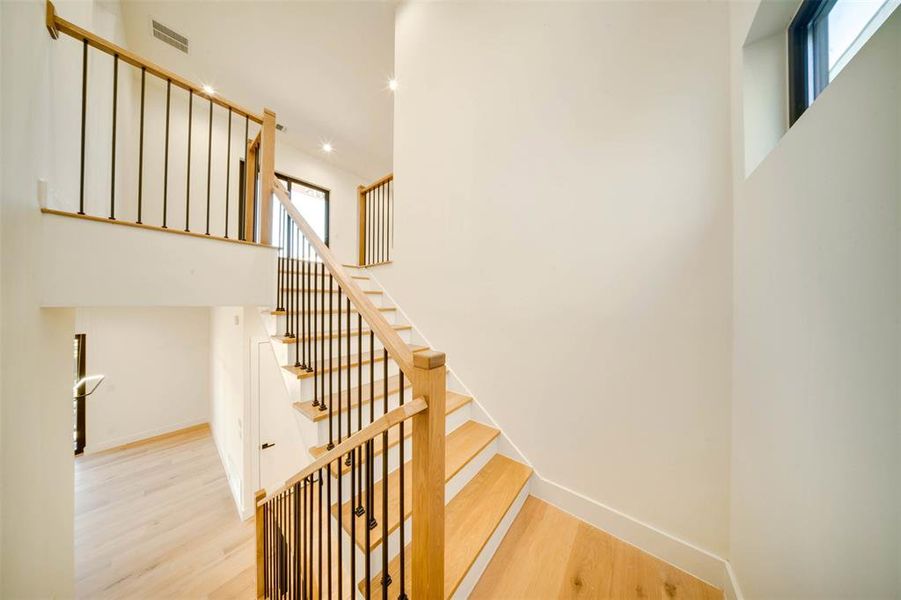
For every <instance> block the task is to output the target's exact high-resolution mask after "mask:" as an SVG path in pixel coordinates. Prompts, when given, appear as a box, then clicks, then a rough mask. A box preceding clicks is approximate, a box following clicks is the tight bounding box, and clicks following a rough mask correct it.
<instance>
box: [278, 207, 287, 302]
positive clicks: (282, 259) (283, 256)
mask: <svg viewBox="0 0 901 600" xmlns="http://www.w3.org/2000/svg"><path fill="white" fill-rule="evenodd" d="M279 207H280V208H281V209H282V212H281V214H280V215H279V216H280V217H281V218H280V219H279V231H278V246H279V251H278V277H277V283H276V284H275V285H276V288H275V294H276V296H277V298H278V303H277V306H276V307H275V310H280V311H281V310H286V309H285V285H284V284H285V281H284V280H285V275H284V273H285V268H286V267H287V264H286V263H287V261H288V254H287V250H288V247H287V245H286V244H285V215H284V208H282V207H281V205H279Z"/></svg>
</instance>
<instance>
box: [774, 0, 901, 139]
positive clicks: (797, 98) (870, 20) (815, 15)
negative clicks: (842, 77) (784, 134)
mask: <svg viewBox="0 0 901 600" xmlns="http://www.w3.org/2000/svg"><path fill="white" fill-rule="evenodd" d="M896 6H897V1H896V0H804V2H802V3H801V6H800V8H799V9H798V12H797V14H796V15H795V18H794V19H793V20H792V22H791V25H789V27H788V69H789V122H790V124H791V125H794V123H795V121H797V120H798V118H799V117H800V116H801V115H802V114H803V113H804V111H805V110H807V107H809V106H810V105H811V104H813V101H814V100H816V98H817V96H819V95H820V92H822V91H823V90H824V89H825V88H826V86H827V85H829V83H830V82H831V81H832V80H833V79H835V76H836V75H838V73H839V71H841V70H842V69H843V68H844V66H845V65H846V64H848V61H849V60H851V57H852V56H854V55H855V54H856V53H857V51H858V50H859V49H860V47H861V46H862V45H863V44H864V43H865V42H866V41H867V40H868V39H869V38H870V36H871V35H873V33H874V32H875V31H876V30H877V29H878V28H879V26H880V25H882V23H883V22H885V20H886V19H887V18H888V17H889V15H890V14H891V13H892V11H893V10H894V9H895V7H896Z"/></svg>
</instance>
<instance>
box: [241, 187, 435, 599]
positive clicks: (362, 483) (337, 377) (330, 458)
mask: <svg viewBox="0 0 901 600" xmlns="http://www.w3.org/2000/svg"><path fill="white" fill-rule="evenodd" d="M273 189H274V192H275V196H276V199H277V204H276V211H275V212H276V217H275V228H276V233H275V234H274V235H275V237H276V238H277V239H278V246H279V248H280V252H279V281H278V284H277V298H278V308H277V311H279V312H280V313H282V314H284V315H285V332H284V335H283V340H284V341H286V342H288V343H289V344H290V343H292V342H293V356H294V364H293V366H292V368H293V370H294V372H295V373H296V374H298V376H299V377H307V378H310V379H312V380H313V388H314V395H313V397H314V398H315V400H314V401H313V405H314V406H315V407H316V408H317V409H318V410H319V411H321V412H323V413H327V414H328V416H327V419H328V432H329V434H328V437H329V442H328V445H327V447H326V451H325V453H324V454H322V455H320V456H319V457H318V458H317V459H316V460H315V461H314V462H313V463H312V464H311V465H309V466H308V467H307V468H305V469H304V470H302V471H301V472H300V473H298V474H297V475H295V476H294V477H292V478H291V479H289V480H288V481H287V482H286V483H285V485H284V486H282V487H281V488H279V489H278V490H276V491H274V492H272V493H269V494H268V495H267V494H266V493H265V491H260V492H258V494H257V569H258V572H257V595H258V597H260V598H322V597H328V598H335V597H337V598H344V597H347V595H348V594H349V593H351V590H352V588H351V586H353V585H357V586H358V589H359V591H360V593H361V594H362V595H363V596H364V597H365V598H371V597H372V596H373V595H376V596H379V597H382V598H388V597H389V589H390V597H392V598H395V597H396V598H399V599H404V598H407V597H408V592H412V597H414V598H437V597H443V594H444V472H445V467H444V459H445V455H444V452H445V431H444V427H445V426H444V415H445V404H446V398H445V396H446V388H445V386H446V372H445V366H444V355H443V354H442V353H439V352H433V351H417V352H415V353H414V352H413V350H412V349H411V348H410V347H409V346H408V345H407V344H406V343H405V342H404V341H403V340H402V339H401V338H400V336H399V335H398V334H397V332H396V331H395V330H394V329H393V328H392V327H391V325H390V324H389V323H388V321H387V320H386V319H385V318H384V316H383V315H382V313H381V312H380V311H379V310H378V308H377V307H376V306H375V305H374V304H373V303H372V302H371V301H370V300H369V298H368V297H367V296H366V294H365V293H364V292H363V291H362V290H361V289H360V288H359V286H358V285H357V284H356V283H355V282H354V280H353V278H352V277H350V276H349V275H348V274H347V273H346V272H345V271H344V269H343V268H342V267H341V265H340V264H339V262H338V261H337V260H336V259H335V258H334V256H333V255H332V254H331V251H330V250H329V249H328V247H326V246H325V244H324V243H323V242H322V240H320V239H319V238H318V237H317V235H316V233H315V231H314V230H313V229H312V227H311V226H310V225H309V224H308V223H307V222H306V220H305V219H304V218H303V217H302V216H301V214H300V212H299V211H298V210H297V208H296V207H295V206H294V204H293V203H292V202H291V200H290V198H289V196H288V193H287V191H286V190H285V188H284V187H283V186H282V184H281V182H280V181H277V180H275V179H273ZM336 342H337V343H336ZM376 343H378V346H379V347H378V348H377V345H376ZM377 363H378V368H380V369H381V371H382V373H381V375H382V377H381V379H378V380H377V379H376V373H377V372H376V368H377V367H376V364H377ZM392 366H394V367H396V369H397V372H398V375H397V377H398V378H399V385H398V386H397V389H398V392H397V394H398V406H397V407H396V408H393V409H392V408H391V407H390V405H389V396H390V395H391V394H390V393H389V372H390V371H389V368H391V367H392ZM352 379H353V380H354V382H355V383H356V386H355V387H352ZM406 381H411V382H412V391H411V394H410V395H411V397H412V398H413V400H412V401H409V402H408V401H407V390H406V387H407V386H406V384H405V382H406ZM364 382H368V383H366V384H365V385H364ZM377 386H380V387H381V388H382V389H381V394H380V395H381V401H382V402H381V404H382V406H381V407H377V404H378V402H377V400H378V399H379V398H378V396H377ZM354 390H355V393H354ZM367 403H368V407H366V408H365V409H364V405H365V404H367ZM407 420H412V427H413V431H412V461H411V464H410V466H409V470H410V473H409V474H410V475H411V476H412V479H413V481H412V486H411V487H412V490H413V494H412V502H411V503H412V506H410V507H408V506H407V505H406V504H405V498H404V496H405V493H404V490H405V489H406V488H405V477H407V473H406V471H407V468H404V467H402V468H400V469H399V478H400V480H399V482H398V483H393V484H389V477H388V460H385V458H386V457H387V456H388V450H389V449H390V447H391V445H392V443H393V442H392V440H395V441H398V442H399V443H397V446H398V453H399V461H400V462H399V464H400V465H405V464H406V462H405V461H406V457H405V452H406V450H405V444H404V440H405V438H406V430H405V427H406V421H407ZM376 453H381V456H382V460H381V471H382V472H381V479H380V481H379V482H377V483H376V482H375V478H376V474H375V473H374V470H373V469H374V463H375V457H376ZM333 480H334V481H333ZM344 480H347V481H348V483H349V488H350V489H349V490H346V489H345V487H344V485H343V481H344ZM323 496H324V498H323ZM393 496H396V497H394V498H393V499H392V497H393ZM389 507H396V508H394V509H391V512H390V513H389ZM395 511H396V512H395ZM408 516H411V517H412V523H413V525H414V526H413V532H412V536H410V537H409V538H408V535H407V526H406V521H407V518H408ZM333 518H334V519H336V520H337V528H336V530H335V533H334V534H333V528H332V519H333ZM395 530H397V531H398V536H397V545H396V547H394V544H393V543H392V535H391V534H392V532H393V531H395ZM345 535H347V536H349V537H350V541H351V543H350V546H349V548H350V550H349V553H348V556H345V555H344V551H343V545H342V541H343V536H345ZM374 538H377V540H376V543H378V544H381V573H382V574H383V575H382V576H381V578H380V579H379V580H378V582H377V583H378V585H379V586H380V587H381V590H379V591H375V590H374V589H373V577H372V575H373V574H372V572H371V568H372V565H371V560H370V559H371V552H372V549H373V547H374V545H375V544H374V541H373V540H374ZM407 539H411V544H410V546H409V547H407V544H406V540H407ZM358 542H362V546H363V548H364V556H363V565H362V568H360V567H359V566H358V564H357V561H356V551H355V549H356V548H357V547H358V545H359V544H358ZM392 551H396V552H397V553H398V558H399V567H398V569H397V572H396V577H397V580H395V581H392V578H391V577H390V575H388V576H386V575H385V574H388V573H389V556H391V555H392ZM361 569H362V572H360V571H361ZM408 579H409V581H408ZM351 595H353V594H351Z"/></svg>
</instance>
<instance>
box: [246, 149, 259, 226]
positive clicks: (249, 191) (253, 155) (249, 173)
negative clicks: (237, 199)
mask: <svg viewBox="0 0 901 600" xmlns="http://www.w3.org/2000/svg"><path fill="white" fill-rule="evenodd" d="M256 164H257V146H256V144H255V143H254V140H247V160H246V161H244V238H243V239H245V240H247V241H248V242H252V241H254V239H253V232H254V222H253V219H254V208H255V207H254V205H253V191H254V189H256V185H257V184H256V176H257V173H256Z"/></svg>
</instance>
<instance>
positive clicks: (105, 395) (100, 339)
mask: <svg viewBox="0 0 901 600" xmlns="http://www.w3.org/2000/svg"><path fill="white" fill-rule="evenodd" d="M75 329H76V333H84V334H86V336H87V340H86V348H87V373H88V374H89V375H92V374H103V375H105V376H106V379H105V380H104V381H103V383H102V384H101V385H100V387H99V388H97V391H96V392H95V393H93V394H92V395H91V396H89V397H88V399H87V412H86V427H87V431H86V433H87V443H86V447H85V452H97V451H100V450H104V449H107V448H111V447H115V446H119V445H122V444H125V443H128V442H132V441H136V440H141V439H145V438H148V437H151V436H154V435H159V434H161V433H167V432H170V431H175V430H177V429H182V428H184V427H189V426H191V425H197V424H199V423H206V422H207V421H208V420H209V404H210V402H209V368H210V366H209V358H208V352H209V341H210V340H209V330H210V327H209V316H208V309H205V308H157V307H152V308H81V309H77V310H76V311H75Z"/></svg>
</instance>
